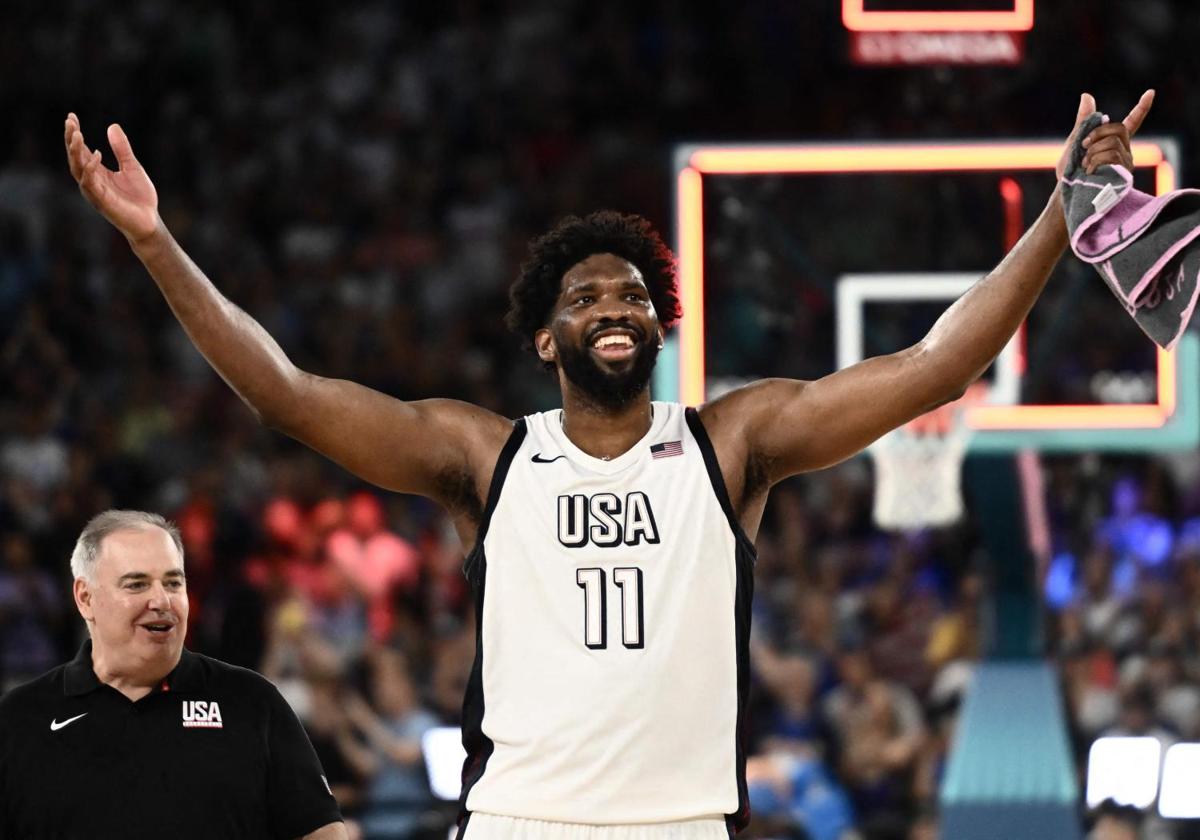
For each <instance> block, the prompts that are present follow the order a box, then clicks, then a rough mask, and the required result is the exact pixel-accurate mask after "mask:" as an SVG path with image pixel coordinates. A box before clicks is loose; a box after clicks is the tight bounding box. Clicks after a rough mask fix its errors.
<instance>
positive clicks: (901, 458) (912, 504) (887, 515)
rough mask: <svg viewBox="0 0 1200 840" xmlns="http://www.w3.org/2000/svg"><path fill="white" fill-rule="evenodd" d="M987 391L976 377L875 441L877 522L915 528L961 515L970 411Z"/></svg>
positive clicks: (892, 528)
mask: <svg viewBox="0 0 1200 840" xmlns="http://www.w3.org/2000/svg"><path fill="white" fill-rule="evenodd" d="M987 393H988V386H987V385H985V384H983V383H979V382H976V383H975V384H973V385H971V386H970V387H969V388H968V389H967V393H966V394H964V395H963V396H962V398H960V399H958V400H955V401H954V402H951V403H947V404H946V405H943V406H940V407H938V408H935V409H934V410H933V411H930V412H928V413H926V414H923V415H921V416H920V417H918V418H916V419H915V420H912V421H910V422H908V423H906V424H904V425H903V426H901V427H900V428H898V429H895V430H893V431H891V432H889V433H888V434H886V435H884V436H883V437H881V438H880V439H879V440H877V441H876V442H875V443H874V444H872V446H871V448H870V453H871V457H872V458H873V460H874V461H875V506H874V510H873V516H874V519H875V524H876V525H878V526H879V527H880V528H883V529H884V530H887V531H916V530H920V529H922V528H941V527H945V526H947V525H953V524H954V523H955V522H957V521H958V520H960V519H962V515H963V500H962V486H961V485H962V478H961V472H962V462H963V458H964V457H965V456H966V454H967V446H968V444H969V443H970V439H971V429H970V428H969V427H968V426H967V423H966V416H965V415H966V410H967V408H968V407H969V406H971V405H975V404H977V403H981V402H983V401H984V398H985V397H986V396H987Z"/></svg>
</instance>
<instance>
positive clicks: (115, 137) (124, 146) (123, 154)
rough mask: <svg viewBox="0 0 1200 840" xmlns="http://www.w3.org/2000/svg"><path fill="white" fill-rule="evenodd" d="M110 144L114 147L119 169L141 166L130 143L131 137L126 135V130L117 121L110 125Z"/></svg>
mask: <svg viewBox="0 0 1200 840" xmlns="http://www.w3.org/2000/svg"><path fill="white" fill-rule="evenodd" d="M108 145H109V146H111V147H112V150H113V154H114V155H116V158H117V168H118V169H136V168H140V167H141V164H139V163H138V160H137V158H136V157H134V155H133V146H132V145H131V144H130V142H129V138H128V137H126V136H125V130H124V129H122V128H121V126H120V125H118V124H117V123H113V124H112V125H110V126H109V127H108Z"/></svg>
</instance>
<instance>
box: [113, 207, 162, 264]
mask: <svg viewBox="0 0 1200 840" xmlns="http://www.w3.org/2000/svg"><path fill="white" fill-rule="evenodd" d="M121 232H122V233H123V234H125V240H126V241H127V242H128V243H129V247H131V248H133V250H134V253H136V254H137V255H138V256H139V257H143V255H145V256H149V255H150V254H151V253H152V252H154V251H157V250H159V249H161V248H162V247H163V246H164V245H166V244H168V243H169V242H170V241H171V232H170V231H169V230H167V226H166V224H165V223H164V222H163V220H162V217H161V216H159V215H158V214H155V217H154V227H152V228H150V229H149V230H145V231H124V230H123V231H121Z"/></svg>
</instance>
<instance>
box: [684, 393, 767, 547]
mask: <svg viewBox="0 0 1200 840" xmlns="http://www.w3.org/2000/svg"><path fill="white" fill-rule="evenodd" d="M684 419H685V420H687V424H688V429H690V430H691V432H692V437H694V438H695V439H696V444H697V445H698V446H699V447H700V454H701V455H702V456H703V457H704V467H705V469H706V470H707V471H708V481H709V483H710V484H712V488H713V493H715V494H716V497H717V501H718V502H719V503H720V504H721V510H723V511H725V518H726V519H727V520H728V521H729V528H730V530H732V531H733V535H734V537H736V538H737V541H738V543H739V544H741V546H742V548H743V549H745V550H746V551H747V552H748V553H749V555H750V559H751V561H754V560H757V559H758V550H757V549H756V548H755V547H754V541H753V540H751V539H750V537H748V536H746V532H745V530H743V528H742V523H741V522H739V521H738V518H737V514H736V513H734V510H733V503H732V502H731V501H730V500H729V491H728V490H727V489H726V488H725V477H724V476H723V475H722V474H721V464H720V463H719V462H718V461H717V452H716V450H715V449H713V445H712V441H711V440H709V437H708V432H707V431H705V429H704V423H703V422H702V421H701V420H700V413H699V412H698V411H696V409H695V408H687V409H684Z"/></svg>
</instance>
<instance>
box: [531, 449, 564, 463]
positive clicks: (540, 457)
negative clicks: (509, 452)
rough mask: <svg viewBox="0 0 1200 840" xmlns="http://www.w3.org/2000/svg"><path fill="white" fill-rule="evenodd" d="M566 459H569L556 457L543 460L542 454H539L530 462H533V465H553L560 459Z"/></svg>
mask: <svg viewBox="0 0 1200 840" xmlns="http://www.w3.org/2000/svg"><path fill="white" fill-rule="evenodd" d="M566 457H567V456H566V455H556V456H555V457H553V458H543V457H542V453H541V452H539V453H538V454H536V455H534V456H533V457H532V458H530V459H529V460H531V461H533V463H535V464H553V463H554V462H555V461H557V460H558V459H559V458H566Z"/></svg>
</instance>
